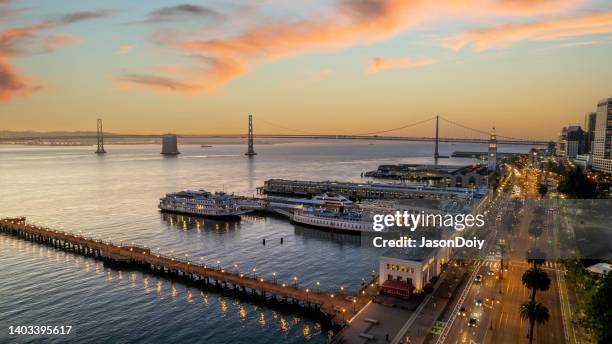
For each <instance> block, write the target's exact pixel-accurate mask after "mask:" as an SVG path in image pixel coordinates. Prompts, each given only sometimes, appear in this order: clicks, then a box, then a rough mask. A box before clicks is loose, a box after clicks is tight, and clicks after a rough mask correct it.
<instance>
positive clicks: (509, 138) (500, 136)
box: [440, 116, 528, 141]
mask: <svg viewBox="0 0 612 344" xmlns="http://www.w3.org/2000/svg"><path fill="white" fill-rule="evenodd" d="M440 119H441V120H443V121H444V122H446V123H449V124H452V125H456V126H458V127H461V128H463V129H467V130H471V131H473V132H477V133H479V134H484V135H491V133H490V132H486V131H484V130H480V129H475V128H471V127H468V126H466V125H463V124H460V123H457V122H455V121H451V120H450V119H446V118H444V117H442V116H440ZM497 137H498V138H502V139H506V140H513V141H528V140H527V139H519V138H516V137H510V136H503V135H499V134H498V135H497Z"/></svg>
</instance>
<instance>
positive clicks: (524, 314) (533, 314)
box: [519, 301, 550, 344]
mask: <svg viewBox="0 0 612 344" xmlns="http://www.w3.org/2000/svg"><path fill="white" fill-rule="evenodd" d="M519 312H520V314H521V318H523V319H526V320H529V344H532V343H533V330H534V328H535V324H536V323H538V324H540V325H544V324H545V323H546V322H547V321H548V319H550V314H549V312H548V308H546V306H544V305H543V304H541V303H540V302H535V301H527V302H525V303H523V304H522V305H521V307H520V309H519Z"/></svg>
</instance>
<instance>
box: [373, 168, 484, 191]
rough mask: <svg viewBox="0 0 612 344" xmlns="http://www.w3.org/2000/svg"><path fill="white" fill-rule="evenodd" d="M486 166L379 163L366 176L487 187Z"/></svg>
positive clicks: (464, 186) (442, 185)
mask: <svg viewBox="0 0 612 344" xmlns="http://www.w3.org/2000/svg"><path fill="white" fill-rule="evenodd" d="M488 172H489V171H488V168H487V166H484V165H482V164H470V165H466V166H461V167H457V166H452V165H418V164H397V165H380V166H378V169H376V170H375V171H368V172H366V173H365V174H364V175H365V176H366V177H372V178H379V179H395V180H402V181H408V182H412V183H417V184H423V185H428V186H438V187H459V188H481V187H487V182H488V174H489V173H488Z"/></svg>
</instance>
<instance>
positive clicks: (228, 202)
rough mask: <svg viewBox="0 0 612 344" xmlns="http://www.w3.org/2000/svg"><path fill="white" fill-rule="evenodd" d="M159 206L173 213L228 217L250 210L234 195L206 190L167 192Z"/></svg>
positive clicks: (232, 217) (162, 209) (234, 217)
mask: <svg viewBox="0 0 612 344" xmlns="http://www.w3.org/2000/svg"><path fill="white" fill-rule="evenodd" d="M158 208H159V209H160V210H161V211H165V212H171V213H178V214H187V215H195V216H203V217H213V218H226V219H239V218H240V215H241V214H245V213H247V212H249V211H250V210H249V209H245V208H243V207H241V205H240V203H239V201H238V199H237V198H236V197H234V196H233V195H228V194H226V193H224V192H215V193H214V194H213V193H211V192H208V191H205V190H199V191H191V190H186V191H180V192H175V193H169V194H166V196H165V197H163V198H160V200H159V205H158Z"/></svg>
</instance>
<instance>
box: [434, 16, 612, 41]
mask: <svg viewBox="0 0 612 344" xmlns="http://www.w3.org/2000/svg"><path fill="white" fill-rule="evenodd" d="M611 32H612V12H596V13H591V14H588V15H585V16H582V17H576V18H562V19H544V20H541V21H537V22H531V23H526V24H505V25H499V26H496V27H493V28H490V29H482V30H474V31H469V32H465V33H462V34H460V35H458V36H457V37H455V38H452V39H450V40H447V42H446V44H445V45H446V46H447V47H449V48H451V49H454V50H460V49H462V48H463V47H465V46H467V45H472V46H473V47H474V50H476V51H483V50H487V49H492V48H508V47H510V46H512V45H513V44H514V43H517V42H519V41H548V40H557V39H564V38H572V37H579V36H586V35H593V34H606V33H611Z"/></svg>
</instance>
